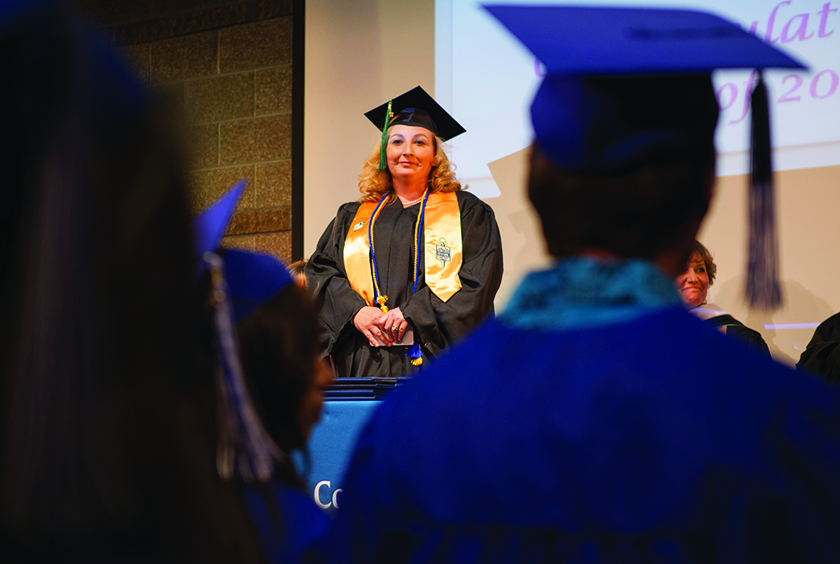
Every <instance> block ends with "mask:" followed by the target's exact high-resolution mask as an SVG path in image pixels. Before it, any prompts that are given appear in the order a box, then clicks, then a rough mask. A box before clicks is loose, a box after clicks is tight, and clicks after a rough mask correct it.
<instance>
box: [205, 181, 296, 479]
mask: <svg viewBox="0 0 840 564" xmlns="http://www.w3.org/2000/svg"><path fill="white" fill-rule="evenodd" d="M246 185H247V181H246V180H240V181H239V182H237V183H236V184H235V185H234V186H233V187H231V189H230V190H228V191H227V192H226V193H225V194H224V195H223V196H222V197H221V198H219V199H218V200H217V201H216V202H215V203H213V204H212V205H211V206H210V207H209V208H207V209H206V210H205V211H203V212H202V213H200V214H199V215H198V216H196V217H195V218H194V219H193V232H194V238H195V249H196V252H197V254H198V259H199V266H200V269H201V270H203V269H204V268H205V267H207V268H208V269H209V271H210V284H211V291H210V296H211V300H210V301H211V304H212V308H213V323H212V327H213V334H214V342H215V348H214V350H215V353H216V366H217V370H216V371H215V372H216V380H217V391H218V401H219V410H218V418H219V420H218V425H219V439H218V446H217V453H216V468H217V470H218V472H219V475H220V476H221V477H222V478H223V479H230V478H231V477H233V476H234V475H238V476H240V477H241V478H242V479H243V480H245V481H247V482H267V481H268V480H269V479H270V478H271V476H272V474H273V471H274V465H275V463H276V461H277V460H279V459H280V458H282V457H284V456H285V454H284V453H283V452H282V451H281V450H280V449H279V448H278V447H277V445H276V444H275V443H274V441H273V440H272V439H271V437H270V436H269V435H268V433H267V431H266V430H265V427H264V426H263V424H262V421H261V420H260V418H259V416H258V415H257V412H256V409H255V408H254V405H253V401H252V399H251V394H250V392H249V391H248V388H247V386H246V385H245V378H244V374H243V370H242V362H241V360H240V358H239V350H238V345H237V343H236V331H235V329H234V327H235V322H236V321H237V320H239V319H242V318H243V317H245V316H247V315H248V314H249V313H251V312H252V311H253V310H254V309H255V308H256V307H257V306H259V305H260V304H262V303H263V302H265V301H266V300H268V299H269V298H271V297H272V296H274V295H275V294H276V293H277V292H279V291H280V290H282V289H283V288H285V287H286V286H288V285H289V284H291V283H292V277H291V275H290V274H289V272H288V270H286V267H285V266H284V265H283V263H281V262H280V261H278V260H277V259H275V258H273V257H269V256H267V255H260V254H257V253H252V252H247V251H237V250H228V251H226V252H225V253H224V259H223V258H222V257H220V256H219V255H218V254H216V253H215V252H214V251H216V249H217V248H218V246H219V242H220V241H221V239H222V235H224V232H225V229H226V228H227V225H228V223H229V221H230V218H231V216H232V215H233V212H234V210H235V209H236V204H237V203H238V202H239V200H240V198H241V197H242V193H243V192H244V190H245V186H246ZM201 270H199V272H201Z"/></svg>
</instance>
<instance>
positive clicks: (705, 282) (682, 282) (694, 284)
mask: <svg viewBox="0 0 840 564" xmlns="http://www.w3.org/2000/svg"><path fill="white" fill-rule="evenodd" d="M676 286H677V290H678V291H679V293H680V295H681V296H682V299H683V303H685V305H686V306H687V307H688V308H690V309H691V308H695V307H697V306H699V305H700V304H702V303H704V302H705V301H706V294H707V293H708V291H709V274H708V273H707V272H706V262H705V261H704V260H703V257H701V256H700V253H692V254H691V258H690V259H689V260H688V265H687V266H686V269H685V272H683V273H682V274H680V275H679V276H677V280H676Z"/></svg>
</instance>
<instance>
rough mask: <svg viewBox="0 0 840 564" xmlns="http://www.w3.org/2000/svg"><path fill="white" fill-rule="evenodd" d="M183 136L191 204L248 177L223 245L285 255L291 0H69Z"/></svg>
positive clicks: (201, 203) (288, 238) (288, 251)
mask: <svg viewBox="0 0 840 564" xmlns="http://www.w3.org/2000/svg"><path fill="white" fill-rule="evenodd" d="M76 4H78V6H79V8H80V9H81V11H82V12H83V13H84V14H85V15H86V17H88V18H89V19H90V20H91V21H92V22H94V25H97V26H99V27H101V28H102V30H103V31H104V32H105V33H106V34H107V35H108V36H109V37H110V39H111V40H112V41H113V42H114V43H115V44H116V45H118V46H119V48H120V49H121V50H122V51H123V52H124V54H125V55H126V57H127V59H128V60H129V61H130V63H131V65H132V66H133V67H134V69H135V70H136V72H137V75H138V76H139V78H140V80H141V81H143V82H144V83H146V84H149V85H151V87H152V88H154V89H156V90H158V91H160V92H162V93H163V94H164V95H165V96H166V97H167V98H168V99H169V100H170V102H172V103H173V107H174V108H175V109H176V112H177V113H178V117H179V118H181V119H183V121H184V123H185V126H186V128H187V133H188V134H187V138H188V139H189V141H190V149H191V151H190V154H191V161H190V169H189V172H188V177H187V180H188V186H189V191H190V199H191V205H192V207H193V211H196V212H197V211H199V210H201V209H204V208H205V207H206V206H207V205H209V204H210V203H211V202H213V201H214V200H215V199H216V198H218V197H219V196H220V195H221V194H222V192H223V191H224V190H225V189H226V188H228V187H230V186H231V185H232V184H233V183H234V182H235V181H236V180H238V179H240V178H246V179H248V181H249V184H248V188H247V189H246V191H245V195H244V196H243V198H242V201H241V202H240V204H239V207H238V208H237V211H236V214H235V216H234V218H233V221H232V222H231V225H230V227H229V229H228V232H227V236H226V237H225V239H224V241H223V244H225V245H227V246H235V247H241V248H247V249H252V250H261V251H266V252H270V253H272V254H275V255H276V256H279V257H280V258H283V259H284V260H286V261H290V260H291V259H292V234H291V209H292V207H291V206H292V146H293V139H292V74H293V73H292V70H293V65H292V31H293V25H294V21H293V20H294V14H293V2H292V0H261V1H254V0H250V1H242V0H240V1H225V0H79V1H78V2H76Z"/></svg>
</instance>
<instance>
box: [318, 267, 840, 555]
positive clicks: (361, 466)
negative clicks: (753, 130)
mask: <svg viewBox="0 0 840 564" xmlns="http://www.w3.org/2000/svg"><path fill="white" fill-rule="evenodd" d="M645 276H647V278H645ZM645 276H642V277H641V278H639V277H638V276H637V277H636V280H635V281H630V283H628V284H625V286H626V287H624V288H622V289H620V291H617V292H614V291H612V290H610V291H601V290H598V289H597V286H598V283H600V282H598V283H596V284H595V287H596V289H595V290H593V289H592V287H591V286H590V285H588V284H587V283H586V280H585V279H584V280H571V281H570V280H567V279H564V278H563V277H562V276H561V277H560V279H561V280H560V282H561V283H560V284H559V285H560V287H558V288H551V287H550V285H549V287H547V288H542V289H541V288H540V287H539V285H537V287H532V288H530V289H529V290H530V291H526V292H523V293H524V294H525V296H526V297H527V298H528V300H529V303H532V302H533V301H535V300H536V301H539V300H543V301H542V303H539V304H537V307H535V308H534V309H533V311H531V313H533V315H531V314H530V313H529V312H528V311H525V310H527V309H528V308H527V307H525V308H524V309H523V312H524V313H522V314H521V315H511V316H508V317H507V318H505V316H503V317H502V318H501V319H498V320H494V321H492V322H490V323H489V324H487V325H486V326H484V327H483V328H482V329H481V330H480V331H478V332H477V333H476V334H475V335H473V336H472V337H471V338H469V339H468V340H466V341H465V342H464V343H463V344H462V345H461V346H460V347H456V349H454V350H453V351H452V352H451V353H450V354H448V355H447V356H445V357H444V358H443V359H442V360H440V361H439V362H438V363H437V364H436V365H435V366H433V367H432V368H431V369H430V370H428V371H426V372H425V373H423V374H421V375H420V376H418V377H417V378H416V379H415V380H414V381H413V382H411V383H409V384H408V385H405V386H403V387H402V388H400V389H398V390H396V391H395V392H394V393H393V395H392V396H391V397H389V398H388V400H386V401H385V402H384V404H383V405H382V407H381V408H380V410H379V411H378V412H377V413H376V414H375V415H374V417H373V418H372V420H371V421H370V423H369V424H368V426H367V428H366V429H365V431H364V432H363V434H362V436H361V439H360V441H359V443H358V446H357V450H356V453H355V456H354V460H353V462H352V464H351V468H350V470H349V472H348V476H347V479H346V480H345V484H344V497H343V499H342V501H343V503H342V507H341V509H340V510H339V512H338V515H337V521H336V523H335V527H334V531H333V533H334V534H333V536H332V539H331V541H332V544H331V550H332V560H333V561H337V562H338V561H341V562H560V561H562V562H601V561H628V562H659V561H667V562H701V561H718V562H733V563H734V562H738V563H740V562H746V561H751V562H829V561H830V562H837V561H840V535H838V534H837V531H838V530H840V529H838V527H840V481H838V479H837V476H838V475H840V395H839V394H838V390H837V389H835V388H833V387H829V386H827V385H825V384H824V383H822V382H821V381H819V380H817V379H815V378H809V377H807V376H803V375H801V374H798V373H796V372H794V371H792V370H790V369H788V368H785V367H783V366H781V365H779V364H775V363H773V362H772V361H770V360H768V359H767V358H766V356H764V355H762V354H760V353H758V352H757V351H754V350H751V349H750V348H749V347H748V346H746V345H745V344H743V343H740V342H738V341H736V340H733V339H727V338H726V337H725V336H723V335H722V334H720V332H718V331H716V330H715V329H713V328H711V327H710V326H709V325H708V324H706V323H703V322H702V321H700V320H698V319H696V318H694V317H693V316H691V315H690V314H688V313H687V312H685V311H684V309H683V308H682V306H681V304H680V303H679V298H678V297H676V296H675V295H674V297H673V300H671V299H665V300H663V301H662V302H661V303H659V305H656V304H648V305H649V306H650V307H648V306H646V305H645V304H636V307H630V308H626V307H625V306H626V302H627V300H628V299H629V300H631V301H632V294H633V292H634V290H633V286H634V285H639V284H645V285H650V284H651V283H652V282H651V281H653V282H655V284H654V285H656V284H658V285H659V288H660V289H662V288H665V285H666V284H667V285H670V282H669V281H667V280H665V279H664V277H663V279H662V280H661V281H656V280H655V278H656V276H658V275H656V274H651V273H650V272H648V273H647V274H646V275H645ZM584 278H585V277H584ZM607 278H609V276H607ZM617 279H618V280H620V279H621V273H620V272H619V273H618V278H617ZM596 282H597V281H596ZM601 282H603V281H601ZM611 284H612V285H613V286H614V285H615V280H612V281H608V283H607V284H606V285H607V286H609V285H611ZM619 285H621V284H619ZM526 286H527V281H526ZM532 286H533V285H532ZM540 290H542V291H540ZM662 291H664V290H662ZM670 291H671V292H673V289H671V290H670ZM625 293H629V294H630V295H631V296H630V298H628V296H626V295H624V294H625ZM660 293H661V292H660ZM553 294H564V298H563V299H565V300H566V302H564V303H563V304H560V305H561V307H560V309H559V310H558V311H557V312H554V313H553V314H552V313H551V310H552V308H554V307H555V306H556V305H557V304H553V303H552V295H553ZM561 301H562V300H561ZM642 301H644V300H642ZM569 304H571V307H570V308H567V307H566V306H568V305H569ZM622 308H625V310H626V311H624V312H623V313H622V312H621V310H622ZM568 309H571V310H572V314H571V315H568V316H566V319H565V321H561V322H552V321H551V318H554V319H558V318H563V316H564V314H563V311H566V310H568ZM631 310H632V311H631ZM545 311H548V312H549V315H543V314H542V313H540V312H545ZM506 314H507V312H506ZM587 320H589V321H587ZM593 320H594V321H593Z"/></svg>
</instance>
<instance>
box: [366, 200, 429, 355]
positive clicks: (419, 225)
mask: <svg viewBox="0 0 840 564" xmlns="http://www.w3.org/2000/svg"><path fill="white" fill-rule="evenodd" d="M390 196H391V194H385V195H384V196H382V199H381V200H379V203H378V204H376V208H375V209H374V210H373V213H372V214H371V216H370V221H368V243H369V244H370V263H371V270H372V271H373V295H374V299H375V301H376V303H377V304H379V309H381V310H382V313H388V306H387V305H385V303H386V302H387V301H388V296H385V295H383V294H382V292H381V291H380V290H379V271H378V270H377V268H376V248H375V247H374V244H373V224H374V223H376V218H378V217H379V213H380V212H381V211H382V207H383V205H384V204H386V202H387V200H389V198H390ZM428 201H429V189H428V188H426V191H425V192H424V193H423V205H422V206H420V211H419V212H417V220H416V221H415V222H414V286H413V288H412V290H411V295H412V296H413V295H414V294H416V293H417V281H418V279H419V278H420V237H421V236H422V235H423V221H424V218H425V215H426V203H427V202H428ZM405 354H406V356H408V357H410V358H411V364H413V365H414V366H420V365H421V364H423V351H422V350H420V345H419V344H418V343H417V342H415V343H414V344H412V345H411V347H409V349H408V352H406V353H405Z"/></svg>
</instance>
